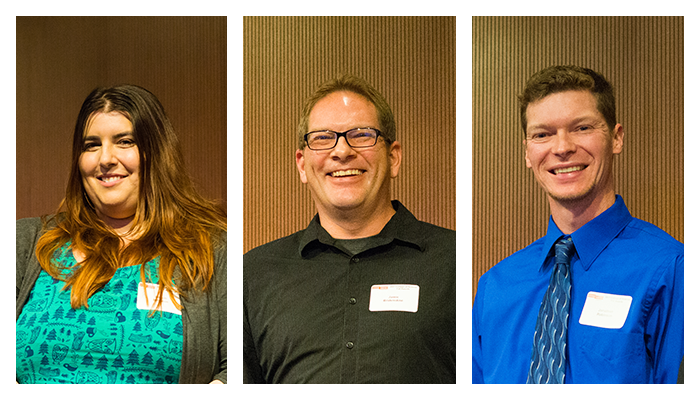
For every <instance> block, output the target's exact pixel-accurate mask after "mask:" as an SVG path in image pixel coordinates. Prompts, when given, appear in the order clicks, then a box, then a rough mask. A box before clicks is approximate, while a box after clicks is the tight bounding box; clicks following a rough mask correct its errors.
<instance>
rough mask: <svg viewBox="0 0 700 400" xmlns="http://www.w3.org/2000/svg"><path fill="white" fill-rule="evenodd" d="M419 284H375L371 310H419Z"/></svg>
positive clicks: (371, 294)
mask: <svg viewBox="0 0 700 400" xmlns="http://www.w3.org/2000/svg"><path fill="white" fill-rule="evenodd" d="M419 290H420V288H419V287H418V285H373V286H372V289H371V291H370V294H369V310H370V311H405V312H413V313H414V312H416V311H418V292H419Z"/></svg>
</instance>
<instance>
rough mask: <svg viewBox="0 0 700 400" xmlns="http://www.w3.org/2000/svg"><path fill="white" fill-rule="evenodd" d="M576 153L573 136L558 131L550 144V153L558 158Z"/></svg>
mask: <svg viewBox="0 0 700 400" xmlns="http://www.w3.org/2000/svg"><path fill="white" fill-rule="evenodd" d="M575 151H576V143H575V142H574V137H573V135H571V134H569V132H566V131H563V130H562V131H559V132H557V134H556V135H555V136H554V141H553V143H552V153H554V154H556V155H559V156H566V155H568V154H570V153H573V152H575Z"/></svg>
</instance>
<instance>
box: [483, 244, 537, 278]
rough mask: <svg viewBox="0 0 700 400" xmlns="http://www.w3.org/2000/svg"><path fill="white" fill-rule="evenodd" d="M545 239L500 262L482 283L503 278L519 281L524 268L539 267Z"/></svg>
mask: <svg viewBox="0 0 700 400" xmlns="http://www.w3.org/2000/svg"><path fill="white" fill-rule="evenodd" d="M544 239H545V238H544V237H541V238H539V239H537V240H535V241H534V242H532V243H530V244H529V245H527V246H526V247H524V248H522V249H520V250H518V251H516V252H515V253H513V254H511V255H509V256H508V257H506V258H504V259H503V260H501V261H499V262H498V263H497V264H496V265H494V266H493V267H492V268H490V269H489V270H488V271H486V272H485V273H484V274H483V275H482V277H481V279H480V281H481V280H484V281H486V280H488V279H494V278H495V279H497V280H498V279H502V278H514V279H518V278H519V277H522V269H523V268H527V267H532V266H533V265H537V258H538V257H540V256H541V254H542V248H543V247H544Z"/></svg>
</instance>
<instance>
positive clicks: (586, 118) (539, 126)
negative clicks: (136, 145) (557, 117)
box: [525, 114, 605, 132]
mask: <svg viewBox="0 0 700 400" xmlns="http://www.w3.org/2000/svg"><path fill="white" fill-rule="evenodd" d="M581 122H600V123H603V122H605V120H604V119H600V118H598V116H596V115H594V114H585V115H582V116H580V117H576V118H574V119H572V120H571V121H570V122H569V123H568V124H567V125H568V126H570V125H576V124H580V123H581ZM550 127H551V124H546V123H542V124H536V125H528V126H526V127H525V129H526V131H527V132H529V131H530V130H535V129H544V128H550Z"/></svg>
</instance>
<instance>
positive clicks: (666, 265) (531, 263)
mask: <svg viewBox="0 0 700 400" xmlns="http://www.w3.org/2000/svg"><path fill="white" fill-rule="evenodd" d="M561 235H563V233H562V232H561V231H560V230H559V228H558V227H557V226H556V224H555V223H554V221H553V220H552V218H551V217H550V219H549V226H548V228H547V235H546V236H544V237H542V238H540V239H538V240H537V241H535V242H533V243H532V244H531V245H529V246H528V247H526V248H524V249H522V250H520V251H518V252H516V253H514V254H513V255H511V256H510V257H508V258H506V259H504V260H503V261H501V262H500V263H498V264H497V265H496V266H494V267H493V268H491V269H490V270H489V271H487V272H486V273H485V274H484V275H483V276H482V277H481V279H480V280H479V286H478V289H477V293H476V299H475V300H474V307H473V309H472V381H473V383H525V382H526V380H527V373H528V368H529V366H530V356H531V354H532V340H533V334H534V332H535V323H536V321H537V314H538V312H539V308H540V303H541V302H542V297H543V296H544V292H545V291H546V290H547V286H548V284H549V277H550V274H551V272H552V268H553V267H554V257H553V245H554V242H556V240H557V239H558V238H559V237H560V236H561ZM571 236H572V239H573V241H574V246H575V254H574V255H573V256H572V258H571V274H572V275H571V282H572V291H571V314H570V317H569V333H568V342H567V366H566V380H565V383H676V380H677V378H678V369H679V367H680V364H681V358H682V357H683V260H684V255H683V254H684V253H683V244H682V243H680V242H678V241H677V240H675V239H674V238H673V237H671V236H670V235H668V234H667V233H665V232H664V231H662V230H661V229H659V228H658V227H656V226H654V225H652V224H650V223H648V222H645V221H642V220H639V219H637V218H633V217H632V216H631V215H630V213H629V211H628V210H627V207H626V206H625V203H624V201H623V200H622V197H620V196H616V199H615V204H614V205H613V206H612V207H610V208H609V209H607V210H606V211H605V212H603V213H602V214H600V215H599V216H598V217H596V218H595V219H593V220H592V221H590V222H588V223H587V224H586V225H584V226H582V227H581V228H579V229H578V230H576V232H574V233H573V234H572V235H571ZM589 292H596V293H602V294H612V295H619V296H629V297H631V298H632V299H631V304H630V308H629V312H628V313H627V316H626V318H625V319H624V324H623V325H622V327H621V328H619V329H614V328H609V327H600V326H594V325H597V323H594V324H592V325H591V324H590V322H589V324H582V323H581V322H580V318H581V314H582V311H583V308H584V304H585V303H586V300H587V297H588V295H589ZM593 303H594V302H593V301H591V306H592V305H593ZM601 311H602V310H601ZM618 314H619V312H618ZM622 315H624V314H622ZM596 321H598V320H596ZM600 325H605V324H604V323H603V324H600Z"/></svg>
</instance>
